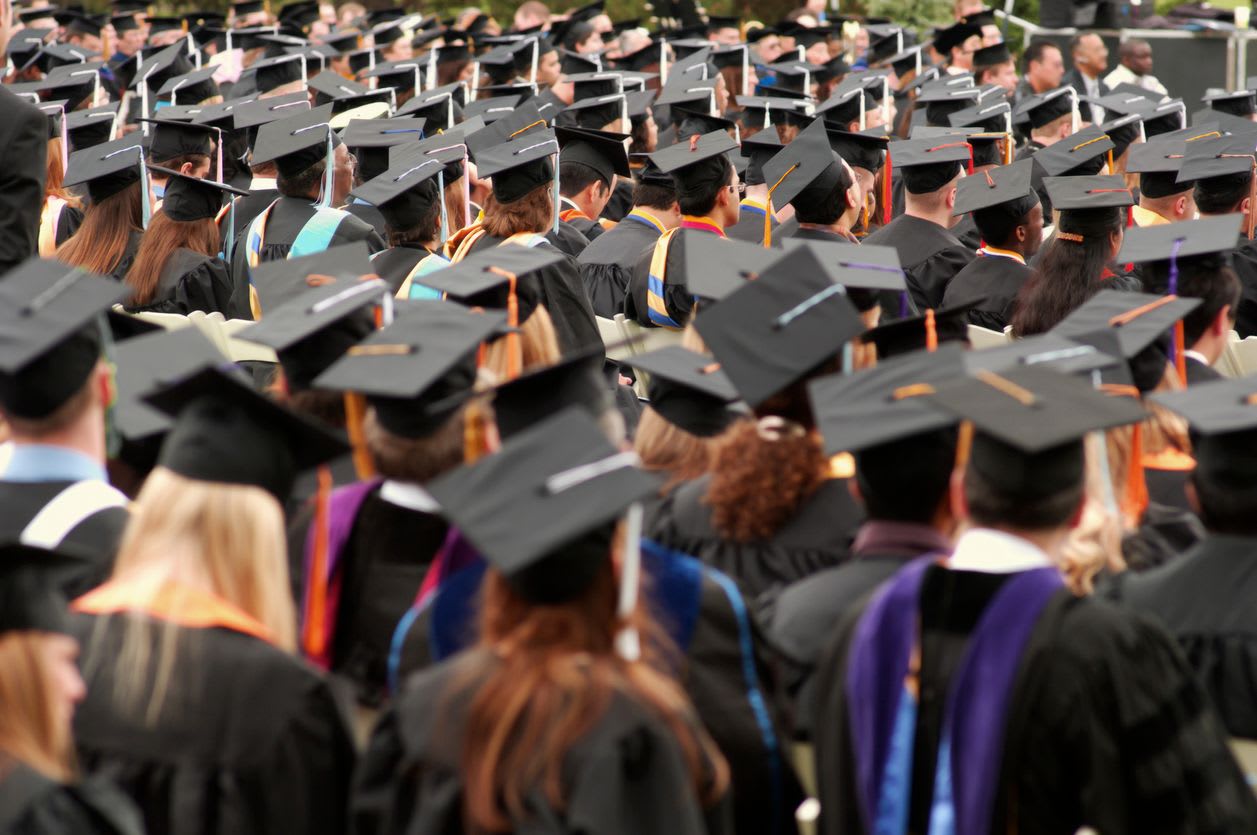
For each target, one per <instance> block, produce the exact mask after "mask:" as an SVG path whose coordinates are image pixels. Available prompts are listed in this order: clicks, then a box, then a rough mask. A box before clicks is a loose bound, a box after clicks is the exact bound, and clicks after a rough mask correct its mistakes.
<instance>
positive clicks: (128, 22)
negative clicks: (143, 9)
mask: <svg viewBox="0 0 1257 835" xmlns="http://www.w3.org/2000/svg"><path fill="white" fill-rule="evenodd" d="M109 22H110V23H111V24H113V30H114V31H115V32H117V33H118V34H119V35H121V34H122V33H123V32H130V31H132V30H134V29H139V28H140V22H139V21H138V20H136V18H135V12H131V13H130V14H116V15H114V16H112V17H111V18H109Z"/></svg>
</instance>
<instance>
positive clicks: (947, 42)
mask: <svg viewBox="0 0 1257 835" xmlns="http://www.w3.org/2000/svg"><path fill="white" fill-rule="evenodd" d="M975 37H976V38H980V37H982V27H981V26H979V25H976V24H973V23H968V22H966V21H963V20H962V21H959V22H958V23H954V24H952V25H951V26H948V27H947V28H946V29H944V30H942V31H941V32H938V33H937V34H935V35H934V48H935V49H936V50H938V51H939V53H941V54H942V55H950V54H951V51H952V50H953V49H955V48H956V47H959V46H961V45H962V44H964V42H965V41H967V40H969V39H970V38H975Z"/></svg>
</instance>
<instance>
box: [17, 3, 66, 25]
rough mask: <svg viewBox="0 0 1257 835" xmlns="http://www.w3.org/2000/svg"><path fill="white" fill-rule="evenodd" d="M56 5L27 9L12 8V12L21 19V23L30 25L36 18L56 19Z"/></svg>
mask: <svg viewBox="0 0 1257 835" xmlns="http://www.w3.org/2000/svg"><path fill="white" fill-rule="evenodd" d="M56 13H57V7H56V6H35V7H33V8H29V9H14V10H13V14H14V15H15V16H16V17H17V19H18V20H20V21H22V25H24V26H30V25H31V24H32V23H34V22H35V21H37V20H43V19H44V18H52V19H54V20H55V19H56Z"/></svg>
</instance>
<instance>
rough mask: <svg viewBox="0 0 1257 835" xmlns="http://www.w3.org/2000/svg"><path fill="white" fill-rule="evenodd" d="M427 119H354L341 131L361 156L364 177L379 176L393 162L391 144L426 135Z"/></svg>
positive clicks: (349, 144)
mask: <svg viewBox="0 0 1257 835" xmlns="http://www.w3.org/2000/svg"><path fill="white" fill-rule="evenodd" d="M424 122H425V120H424V119H421V118H401V119H353V120H351V121H350V122H349V124H348V126H346V128H345V130H344V131H343V132H342V133H341V141H343V142H344V143H345V144H346V145H348V146H349V147H350V148H351V149H353V151H354V154H355V155H356V156H357V157H358V170H359V172H360V173H361V176H362V179H363V180H370V179H372V178H374V177H377V176H379V175H380V174H382V173H383V172H384V170H385V169H386V168H388V165H389V148H391V147H395V146H397V145H405V144H408V143H413V142H417V141H418V140H420V139H423V138H424V132H423V128H424Z"/></svg>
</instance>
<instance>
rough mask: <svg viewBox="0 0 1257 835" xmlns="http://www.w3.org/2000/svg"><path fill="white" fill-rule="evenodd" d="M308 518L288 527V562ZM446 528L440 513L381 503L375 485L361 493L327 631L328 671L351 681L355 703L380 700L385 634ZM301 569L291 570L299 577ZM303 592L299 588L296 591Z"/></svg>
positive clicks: (299, 562) (300, 549) (300, 547)
mask: <svg viewBox="0 0 1257 835" xmlns="http://www.w3.org/2000/svg"><path fill="white" fill-rule="evenodd" d="M312 516H313V514H312V512H310V510H309V509H308V508H307V509H306V511H305V512H303V513H302V514H300V515H299V516H298V517H297V518H296V519H295V520H294V522H293V524H292V525H291V526H290V528H289V536H288V547H289V554H290V559H291V562H292V564H293V565H295V566H304V561H305V560H304V555H305V545H306V541H307V540H308V538H309V537H310V536H311V535H312V531H311V530H310V523H311V518H312ZM448 530H449V525H448V523H447V522H446V521H445V519H444V518H443V517H442V516H441V515H440V514H435V513H424V512H422V511H419V510H413V509H411V508H407V507H401V506H399V505H395V504H393V503H391V502H389V501H386V500H385V499H383V498H381V497H380V488H379V486H376V487H375V488H373V489H372V490H371V492H370V493H369V494H368V495H367V497H366V498H365V499H363V501H362V506H361V507H360V508H359V510H358V515H357V516H356V517H355V519H354V522H353V528H352V529H351V531H350V534H349V540H348V542H346V543H345V547H344V550H343V551H341V554H340V566H341V574H340V578H341V579H340V606H339V608H338V610H337V622H336V631H335V633H334V634H333V635H332V636H331V643H332V672H334V673H336V674H337V675H341V676H344V677H345V678H346V679H348V680H349V681H350V682H352V684H353V687H354V693H355V696H356V698H357V700H358V701H359V703H361V704H364V705H367V706H369V707H379V706H380V705H381V704H383V703H384V701H385V699H386V697H387V695H388V654H389V647H390V643H391V641H392V639H393V632H394V630H395V628H396V627H397V622H398V621H399V620H401V617H402V615H403V614H405V613H406V610H407V609H409V608H410V606H411V604H413V603H414V602H415V597H416V596H417V595H418V594H419V587H420V586H421V585H422V584H423V578H424V577H425V576H426V575H427V573H428V568H429V567H431V565H432V559H433V557H434V556H435V555H436V552H437V551H438V550H439V549H440V547H441V543H442V542H443V541H444V540H445V534H446V533H447V532H448ZM302 570H303V569H300V568H299V569H298V570H297V572H296V573H295V575H294V576H295V577H298V578H301V577H302ZM302 579H303V580H304V578H302ZM304 591H305V589H304V586H303V587H302V588H299V589H298V594H299V595H303V594H304ZM297 599H298V600H300V599H302V597H301V596H299V597H298V598H297Z"/></svg>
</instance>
